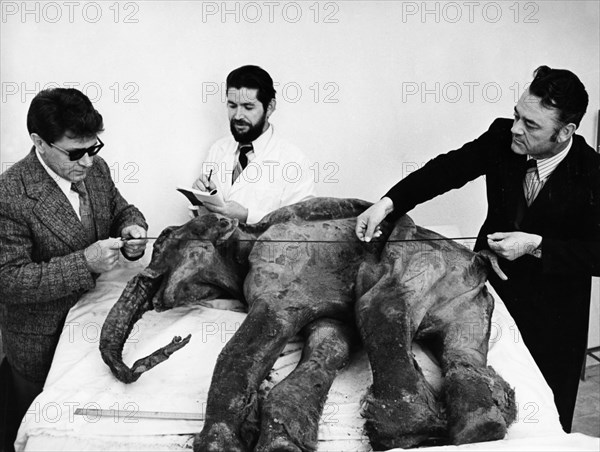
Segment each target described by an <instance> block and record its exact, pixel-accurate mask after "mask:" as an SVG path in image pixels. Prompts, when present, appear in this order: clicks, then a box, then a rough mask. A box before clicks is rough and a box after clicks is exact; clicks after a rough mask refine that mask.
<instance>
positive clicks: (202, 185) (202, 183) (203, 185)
mask: <svg viewBox="0 0 600 452" xmlns="http://www.w3.org/2000/svg"><path fill="white" fill-rule="evenodd" d="M192 188H195V189H196V190H202V191H211V190H214V189H215V188H217V186H216V185H215V183H214V182H213V181H209V180H208V176H207V175H206V174H203V175H201V176H200V177H199V178H198V179H196V180H195V181H194V184H193V185H192Z"/></svg>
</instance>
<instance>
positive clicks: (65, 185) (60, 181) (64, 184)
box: [35, 148, 71, 194]
mask: <svg viewBox="0 0 600 452" xmlns="http://www.w3.org/2000/svg"><path fill="white" fill-rule="evenodd" d="M35 155H36V156H37V158H38V160H39V161H40V163H41V164H42V166H43V167H44V169H45V170H46V172H47V173H48V175H49V176H50V178H51V179H52V180H53V181H54V182H56V184H57V185H58V187H59V188H60V189H61V190H62V192H63V193H65V194H67V193H69V191H70V190H71V182H70V181H68V180H67V179H65V178H64V177H61V176H59V175H58V174H56V172H54V170H53V169H52V168H50V167H49V166H48V165H46V162H44V159H43V158H42V156H41V155H40V151H38V149H37V148H36V149H35Z"/></svg>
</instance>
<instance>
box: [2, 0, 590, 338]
mask: <svg viewBox="0 0 600 452" xmlns="http://www.w3.org/2000/svg"><path fill="white" fill-rule="evenodd" d="M0 3H1V7H2V21H1V23H0V27H1V34H0V50H1V52H0V53H1V57H0V80H1V86H2V100H1V105H0V106H1V111H0V132H1V137H0V152H1V154H0V163H1V165H2V166H1V170H4V169H6V168H7V167H8V166H9V165H10V164H11V163H13V162H15V161H17V160H19V159H20V158H22V157H23V156H24V155H25V154H26V153H27V152H28V150H29V148H30V146H31V143H30V140H29V137H28V135H27V130H26V126H25V117H26V112H27V109H28V106H29V103H30V102H31V99H32V98H33V96H34V95H35V93H36V92H37V91H38V90H39V89H41V88H44V87H47V86H51V85H55V86H56V85H58V86H75V87H77V88H79V89H81V90H83V91H84V92H86V94H87V95H88V96H89V97H90V98H91V99H92V100H93V101H94V102H95V105H96V108H97V109H98V110H99V111H100V112H101V113H102V115H103V116H104V119H105V127H106V132H105V133H104V134H103V135H102V139H103V141H104V142H105V143H106V147H105V148H104V149H103V151H102V156H103V157H104V158H105V159H106V160H107V162H108V163H109V165H110V166H111V168H113V176H114V179H115V181H116V182H117V186H118V187H119V189H120V190H121V192H122V193H123V195H124V196H125V197H126V198H127V199H128V200H129V201H130V202H132V203H134V204H136V205H137V206H139V207H140V208H141V209H142V211H143V212H144V213H145V215H146V216H147V218H148V220H149V223H150V231H149V233H150V235H157V234H158V233H159V232H160V231H161V230H162V229H163V228H164V227H165V226H167V225H170V224H180V223H183V222H185V221H186V220H187V213H186V204H187V202H186V201H185V199H184V198H183V196H181V195H180V194H178V193H177V192H175V190H174V186H175V185H177V184H179V183H190V182H191V181H193V180H194V179H195V177H196V176H197V173H198V171H199V169H200V166H201V162H202V159H203V156H204V154H205V152H206V151H207V149H208V146H209V145H210V144H211V143H212V142H213V141H214V140H216V139H217V138H218V137H220V136H223V135H225V134H227V133H228V124H227V119H226V111H225V104H224V102H223V96H222V95H223V93H222V89H223V88H222V83H223V82H224V80H225V77H226V75H227V73H228V72H229V71H231V70H232V69H234V68H236V67H238V66H241V65H243V64H257V65H260V66H262V67H264V68H265V69H266V70H267V71H269V72H270V74H271V75H272V76H273V78H274V80H275V81H276V82H278V87H277V88H278V108H277V111H276V113H275V114H274V116H273V117H272V122H273V123H274V124H275V125H276V127H277V128H278V129H279V131H280V132H281V133H282V134H284V135H285V136H286V137H288V138H289V139H290V140H291V141H293V142H295V143H296V144H298V145H299V146H301V147H302V148H303V149H304V151H305V152H306V153H307V154H308V156H309V157H310V158H311V159H312V160H313V161H314V162H315V165H316V166H315V167H314V169H315V170H314V176H315V177H316V178H317V180H318V190H319V193H320V194H321V195H323V196H338V197H359V198H363V199H367V200H372V201H375V200H377V199H379V197H380V196H382V195H383V194H384V193H385V191H387V189H388V188H389V187H391V186H392V185H393V184H394V183H395V182H396V181H397V180H399V179H400V178H402V177H403V176H404V175H406V174H407V172H408V171H411V170H414V168H416V167H418V166H420V165H422V164H423V163H425V162H426V161H427V160H429V159H430V158H432V157H434V156H435V155H437V154H439V153H441V152H444V151H446V150H450V149H453V148H455V147H458V146H460V145H461V144H463V143H465V142H466V141H470V140H471V139H474V138H476V137H477V136H479V135H480V134H481V133H483V132H484V131H485V130H486V129H487V127H488V126H489V125H490V124H491V122H492V121H493V119H494V118H496V117H499V116H504V117H510V116H511V115H512V109H513V106H514V104H515V102H516V100H517V99H518V97H519V95H520V93H521V92H522V90H523V88H524V87H525V84H526V83H528V82H529V81H530V80H531V78H532V72H533V70H534V69H535V68H537V67H538V66H540V65H542V64H546V65H549V66H551V67H559V68H568V69H570V70H572V71H573V72H575V73H576V74H577V75H578V76H579V77H580V78H581V79H582V81H583V83H584V84H585V85H586V87H587V89H588V93H589V95H590V107H589V110H588V114H587V116H586V117H585V118H584V120H583V123H582V125H581V127H580V130H579V133H580V134H582V135H583V136H584V137H585V138H586V139H587V141H588V143H590V144H593V143H596V140H597V137H596V130H597V127H598V125H597V121H598V108H599V97H600V95H599V67H600V58H599V45H600V44H599V31H598V30H599V27H600V18H599V15H600V12H599V11H600V4H599V3H598V2H597V1H596V0H590V1H495V2H494V1H475V2H462V1H458V2H433V1H428V2H421V1H418V2H411V1H332V2H327V1H324V2H316V1H297V2H288V1H273V2H266V1H265V2H261V1H258V2H220V1H219V2H202V1H194V2H193V1H170V2H166V1H134V2H115V1H107V2H105V1H99V2H88V1H74V2H60V1H58V2H20V1H2V2H0ZM215 91H217V92H215ZM317 169H318V170H317ZM484 192H485V190H484V184H483V180H478V181H475V182H472V183H470V184H468V185H467V186H466V187H464V188H463V189H461V190H459V191H455V192H452V193H448V194H446V195H444V196H442V197H439V198H437V199H435V200H433V201H431V202H429V203H427V204H425V205H423V206H419V207H418V208H416V209H415V210H414V211H413V212H412V216H413V218H414V219H415V220H416V221H417V222H418V223H420V224H426V225H434V224H450V225H455V226H457V227H458V229H459V230H460V232H461V234H462V235H463V236H474V235H476V233H477V231H478V228H479V226H480V225H481V223H482V220H483V218H484V215H485V193H484ZM594 328H595V331H596V333H595V334H596V342H598V339H597V335H598V333H597V331H598V326H597V324H596V325H595V326H594Z"/></svg>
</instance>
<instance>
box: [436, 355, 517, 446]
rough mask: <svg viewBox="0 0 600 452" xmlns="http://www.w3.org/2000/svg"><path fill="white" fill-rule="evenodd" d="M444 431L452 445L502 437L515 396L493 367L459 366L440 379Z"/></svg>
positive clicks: (513, 414)
mask: <svg viewBox="0 0 600 452" xmlns="http://www.w3.org/2000/svg"><path fill="white" fill-rule="evenodd" d="M444 387H445V394H446V405H447V413H448V429H449V432H450V437H451V441H452V443H453V444H466V443H474V442H481V441H493V440H498V439H502V438H504V436H505V435H506V430H507V428H508V426H509V425H510V424H511V423H512V422H513V421H514V420H515V417H516V406H515V394H514V391H513V390H512V389H511V388H510V386H509V385H508V383H506V381H505V380H504V379H503V378H502V377H501V376H499V375H498V374H496V372H495V371H494V369H493V368H491V367H488V368H487V369H485V368H472V367H467V366H465V367H463V366H459V367H457V368H454V369H452V370H451V371H449V372H448V373H447V374H446V376H445V380H444Z"/></svg>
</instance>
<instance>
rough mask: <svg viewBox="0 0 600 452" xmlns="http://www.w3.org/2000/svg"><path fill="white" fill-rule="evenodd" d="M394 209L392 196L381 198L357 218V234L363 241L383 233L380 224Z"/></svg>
mask: <svg viewBox="0 0 600 452" xmlns="http://www.w3.org/2000/svg"><path fill="white" fill-rule="evenodd" d="M393 210H394V203H393V202H392V200H391V199H390V198H387V197H386V198H381V199H380V200H379V201H377V202H376V203H375V204H373V205H372V206H371V207H369V208H368V209H367V210H365V211H364V212H363V213H361V214H360V215H359V216H358V218H357V219H356V229H355V232H356V236H357V237H358V238H359V239H360V240H362V241H363V242H370V241H371V239H372V238H377V237H379V236H380V235H381V230H380V229H379V224H380V223H381V222H382V221H383V220H384V219H385V217H387V216H388V215H389V214H390V213H391V212H392V211H393Z"/></svg>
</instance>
